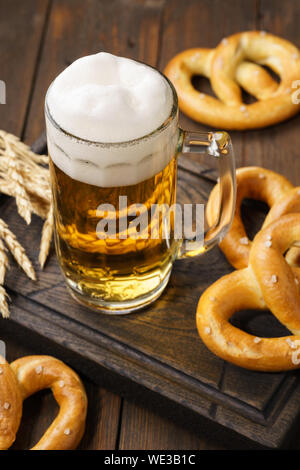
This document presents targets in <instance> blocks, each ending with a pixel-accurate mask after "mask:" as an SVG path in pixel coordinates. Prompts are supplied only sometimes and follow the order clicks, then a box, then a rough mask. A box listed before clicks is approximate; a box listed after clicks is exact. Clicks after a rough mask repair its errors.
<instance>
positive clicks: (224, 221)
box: [177, 129, 236, 258]
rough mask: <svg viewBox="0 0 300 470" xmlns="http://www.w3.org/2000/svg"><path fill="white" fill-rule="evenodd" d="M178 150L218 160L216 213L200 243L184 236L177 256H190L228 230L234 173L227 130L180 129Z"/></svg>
mask: <svg viewBox="0 0 300 470" xmlns="http://www.w3.org/2000/svg"><path fill="white" fill-rule="evenodd" d="M179 153H200V154H205V155H207V156H209V157H211V158H216V159H217V160H218V169H219V184H220V193H219V194H220V197H219V212H218V216H217V218H216V222H215V223H214V225H213V226H211V227H207V229H206V230H204V233H203V234H202V235H203V236H202V237H201V242H199V240H198V241H195V237H194V238H193V239H187V238H184V239H183V240H182V241H181V242H182V243H181V246H180V248H179V252H178V255H177V257H178V258H187V257H194V256H197V255H200V254H202V253H203V252H205V251H208V250H210V249H211V248H213V247H214V246H215V245H216V244H218V243H220V241H221V240H222V239H223V238H224V237H225V235H226V233H227V232H228V230H229V229H230V226H231V223H232V219H233V215H234V211H235V203H236V173H235V160H234V153H233V148H232V143H231V139H230V137H229V135H228V134H227V132H223V131H217V132H208V133H204V132H197V131H184V130H182V129H180V136H179Z"/></svg>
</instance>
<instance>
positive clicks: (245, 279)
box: [196, 214, 300, 372]
mask: <svg viewBox="0 0 300 470" xmlns="http://www.w3.org/2000/svg"><path fill="white" fill-rule="evenodd" d="M299 237H300V214H287V215H285V216H283V217H281V218H280V219H278V220H275V221H274V222H273V223H271V224H270V225H268V226H267V227H266V228H265V229H263V230H261V231H260V232H259V233H258V234H257V235H256V237H255V239H254V241H253V245H252V247H251V254H250V261H249V265H248V267H247V268H244V269H239V270H236V271H233V272H232V273H230V274H228V275H226V276H223V277H222V278H220V279H219V280H218V281H216V282H215V283H214V284H212V285H211V286H210V287H209V288H208V289H207V290H206V291H205V292H204V293H203V294H202V296H201V298H200V300H199V303H198V307H197V313H196V324H197V329H198V332H199V335H200V337H201V338H202V340H203V342H204V343H205V344H206V346H207V347H208V348H209V349H210V350H211V351H212V352H213V353H214V354H216V355H217V356H219V357H221V358H222V359H224V360H226V361H229V362H232V363H233V364H235V365H238V366H240V367H244V368H247V369H253V370H259V371H272V372H273V371H284V370H292V369H297V368H299V367H300V334H299V333H300V297H299V293H300V291H299V284H300V268H293V267H291V266H289V265H288V264H287V262H286V260H285V258H284V256H283V255H284V252H285V251H286V249H287V248H288V247H289V246H290V245H291V244H292V243H293V242H294V241H296V240H299ZM268 308H269V309H270V310H271V312H272V313H273V314H274V315H275V316H276V317H277V319H278V320H279V321H280V322H281V323H282V324H283V325H285V326H286V328H288V329H289V330H290V331H291V332H292V333H294V334H292V335H291V336H285V337H280V338H267V337H265V338H262V337H257V336H254V335H251V334H249V333H246V332H244V331H242V330H240V329H239V328H237V327H235V326H233V325H232V324H230V323H229V318H230V317H231V316H232V315H233V314H234V313H235V312H237V311H241V310H244V309H257V310H265V309H268Z"/></svg>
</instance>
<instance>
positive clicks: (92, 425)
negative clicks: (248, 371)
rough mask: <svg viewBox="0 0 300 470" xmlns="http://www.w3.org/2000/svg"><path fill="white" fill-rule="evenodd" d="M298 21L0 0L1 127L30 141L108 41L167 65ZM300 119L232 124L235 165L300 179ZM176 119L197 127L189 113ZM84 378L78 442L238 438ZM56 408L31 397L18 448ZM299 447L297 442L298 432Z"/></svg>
mask: <svg viewBox="0 0 300 470" xmlns="http://www.w3.org/2000/svg"><path fill="white" fill-rule="evenodd" d="M299 21H300V1H299V0H285V1H284V2H283V1H282V0H184V1H183V0H109V1H108V0H86V1H84V2H83V1H82V0H26V1H24V0H0V64H1V66H0V79H1V80H4V81H5V82H6V86H7V104H6V105H1V106H0V128H1V129H4V130H6V131H9V132H12V133H14V134H16V135H18V136H19V137H20V138H22V139H23V140H25V141H26V142H27V143H29V144H31V143H32V142H34V141H35V139H36V138H37V137H38V136H39V135H40V133H41V132H42V131H43V130H44V117H43V102H44V96H45V92H46V90H47V88H48V86H49V84H50V82H51V81H52V80H53V79H54V77H55V76H56V75H57V74H58V73H59V72H60V71H62V70H63V69H64V68H65V67H66V66H67V65H69V64H70V63H71V62H73V61H74V60H75V59H77V58H78V57H80V56H82V55H86V54H91V53H95V52H99V51H101V50H105V51H107V52H112V53H114V54H118V55H123V56H127V57H132V58H135V59H139V60H142V61H144V62H146V63H148V64H150V65H153V66H156V67H157V68H158V69H160V70H163V68H164V66H165V64H166V63H167V62H168V60H169V59H171V57H172V56H173V55H174V54H176V53H177V52H179V51H181V50H184V49H186V48H189V47H214V46H216V45H217V44H218V42H219V41H220V40H221V39H222V38H223V37H224V36H226V35H229V34H232V33H235V32H238V31H242V30H252V29H263V30H267V31H270V32H272V33H274V34H277V35H280V36H282V37H285V38H287V39H289V40H291V41H293V42H294V43H295V44H296V45H298V46H300V28H299ZM299 78H300V77H299ZM204 86H207V84H204ZM299 119H300V118H299V117H296V118H294V119H292V120H290V121H289V122H286V123H282V124H280V125H278V126H274V127H272V128H269V129H264V130H258V131H251V132H243V133H238V132H233V133H231V136H232V139H233V143H234V147H235V153H236V160H237V166H245V165H253V164H257V165H261V166H265V167H267V168H272V169H274V170H275V171H279V172H281V173H283V174H285V175H286V176H287V177H289V178H290V180H291V181H292V182H293V183H294V184H297V183H298V184H299V182H300V152H299V149H298V147H299V142H300V132H299V131H298V129H299V125H300V120H299ZM180 123H181V126H182V127H184V128H187V129H201V126H200V125H198V124H196V123H194V122H192V121H191V120H189V119H188V118H186V117H185V116H183V115H182V116H180ZM0 210H1V209H0ZM1 339H3V340H4V341H5V342H6V346H7V357H8V359H9V360H13V359H15V358H17V357H20V356H22V355H25V354H36V353H39V351H37V350H35V349H32V348H30V347H28V345H26V341H24V344H23V342H22V341H20V339H19V338H18V339H14V338H13V337H12V335H11V334H8V333H7V332H4V333H3V334H2V333H1ZM85 385H86V388H87V392H88V396H89V415H88V420H87V430H86V433H85V436H84V438H83V441H82V443H81V445H80V448H81V449H106V450H109V449H126V450H129V449H177V450H185V449H187V450H188V449H194V450H196V449H231V448H236V447H235V444H234V443H233V442H231V441H230V440H225V439H224V440H223V441H222V442H220V441H217V440H216V439H215V437H214V436H213V435H212V436H211V437H207V435H204V434H203V435H201V434H198V435H196V434H194V433H193V432H190V431H189V429H188V428H187V426H186V425H185V426H184V427H180V426H178V424H174V423H173V421H171V420H169V419H165V418H163V417H161V416H159V415H158V414H157V413H154V412H153V411H152V410H151V407H147V406H146V405H145V406H144V407H141V406H140V405H137V404H135V403H134V402H132V401H129V400H127V399H123V398H121V397H120V396H118V395H115V394H112V393H111V392H109V391H107V390H105V389H104V388H99V386H97V385H95V384H93V383H92V382H91V381H89V380H85ZM55 413H56V404H55V402H54V399H53V398H52V396H51V394H50V393H49V392H47V391H46V392H42V393H40V394H38V395H36V396H34V397H32V398H30V399H28V400H27V402H26V403H25V407H24V416H23V420H22V425H21V429H20V432H19V434H18V439H17V441H16V444H15V446H14V448H18V449H21V448H23V449H24V448H29V447H30V446H31V445H32V444H33V443H34V442H36V440H37V439H38V437H39V436H40V435H41V433H42V432H43V430H44V429H46V427H47V425H48V424H49V423H50V422H51V420H52V418H53V416H54V415H55ZM295 447H296V448H300V435H299V438H298V437H297V436H296V440H295Z"/></svg>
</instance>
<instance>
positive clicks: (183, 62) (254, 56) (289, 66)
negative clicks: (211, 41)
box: [164, 31, 300, 130]
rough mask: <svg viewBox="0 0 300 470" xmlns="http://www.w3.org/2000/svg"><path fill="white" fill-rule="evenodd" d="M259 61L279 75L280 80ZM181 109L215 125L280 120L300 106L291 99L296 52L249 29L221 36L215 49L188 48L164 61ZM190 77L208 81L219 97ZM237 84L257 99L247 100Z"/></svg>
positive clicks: (298, 69)
mask: <svg viewBox="0 0 300 470" xmlns="http://www.w3.org/2000/svg"><path fill="white" fill-rule="evenodd" d="M261 65H264V66H268V67H270V69H272V70H273V71H274V72H275V73H276V74H277V75H278V76H279V78H280V83H279V84H278V83H277V82H276V81H275V80H274V79H273V78H272V77H271V76H270V75H269V74H268V73H267V72H266V70H265V69H264V68H263V67H261ZM164 73H165V75H166V76H167V77H168V78H169V79H170V81H171V82H172V83H173V85H174V87H175V89H176V91H177V94H178V102H179V108H180V109H181V110H182V111H183V112H184V113H185V114H186V115H187V116H189V117H190V118H192V119H194V120H195V121H198V122H201V123H203V124H206V125H209V126H212V127H214V128H221V129H229V130H230V129H231V130H244V129H254V128H262V127H266V126H270V125H273V124H276V123H279V122H281V121H284V120H286V119H288V118H290V117H292V116H294V115H295V114H296V113H298V111H299V109H300V103H297V100H292V96H291V95H292V93H293V89H292V88H293V83H294V82H295V83H296V80H299V77H300V52H299V50H298V48H297V47H296V46H294V45H293V44H292V43H290V42H289V41H287V40H285V39H282V38H279V37H277V36H274V35H272V34H267V33H266V32H265V31H248V32H242V33H237V34H234V35H232V36H229V37H227V38H224V39H223V40H222V41H221V42H220V44H219V45H218V46H217V47H216V49H203V48H196V49H188V50H186V51H183V52H181V53H179V54H177V55H176V56H175V57H173V59H171V60H170V62H169V63H168V64H167V66H166V67H165V70H164ZM194 75H204V76H205V77H207V78H208V79H209V80H210V83H211V86H212V89H213V91H214V93H215V95H216V97H217V98H215V97H213V96H209V95H207V94H205V93H200V92H198V91H197V90H196V89H195V88H194V86H193V85H192V77H193V76H194ZM241 87H242V88H243V89H244V90H246V91H247V92H248V93H250V94H251V95H253V96H254V97H255V98H256V100H257V101H255V102H254V103H251V104H245V103H244V102H243V100H242V93H241Z"/></svg>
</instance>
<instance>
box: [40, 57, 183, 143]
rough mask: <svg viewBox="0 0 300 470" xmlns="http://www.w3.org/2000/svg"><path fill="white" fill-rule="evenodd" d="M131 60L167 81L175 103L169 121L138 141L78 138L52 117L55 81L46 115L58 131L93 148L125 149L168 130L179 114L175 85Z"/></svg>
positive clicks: (158, 71)
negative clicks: (52, 95)
mask: <svg viewBox="0 0 300 470" xmlns="http://www.w3.org/2000/svg"><path fill="white" fill-rule="evenodd" d="M130 60H134V61H135V62H138V63H140V64H143V65H145V66H146V67H150V68H152V69H153V70H155V71H156V72H157V73H159V74H160V75H161V76H162V77H163V78H164V79H165V80H166V81H167V83H168V85H169V86H170V88H171V91H172V95H173V103H172V108H171V112H170V114H169V116H168V117H167V119H165V121H164V122H163V123H162V124H161V125H160V126H159V127H157V128H156V129H154V130H153V131H151V132H149V133H148V134H145V135H143V136H141V137H137V138H136V139H131V140H125V141H121V142H101V141H93V140H89V139H84V138H83V137H78V136H76V135H75V134H72V133H70V132H68V131H66V130H65V129H63V128H62V127H61V126H60V125H59V124H58V123H57V122H56V121H55V119H54V118H53V117H52V115H51V113H50V109H49V106H48V102H47V97H48V94H49V91H50V89H51V87H52V85H53V83H54V81H55V79H54V80H53V81H52V82H51V84H50V85H49V87H48V90H47V92H46V97H45V114H46V116H47V117H48V119H49V121H50V122H51V124H53V126H54V127H55V128H56V129H57V130H59V131H60V132H62V133H63V134H64V135H65V136H66V137H68V138H70V139H72V140H76V141H77V142H79V143H82V144H87V145H92V146H97V147H123V146H124V145H135V144H138V143H139V142H142V141H143V140H146V139H149V138H152V137H154V136H155V135H158V134H160V133H161V132H162V131H164V130H165V129H167V128H168V127H169V126H170V125H171V123H172V122H173V121H174V119H175V118H176V116H177V112H178V96H177V93H176V90H175V87H174V85H173V84H172V82H171V81H170V80H169V79H168V77H166V76H165V75H164V74H163V73H162V72H161V71H160V70H158V69H156V68H155V67H152V65H148V64H146V63H144V62H142V61H139V60H135V59H130Z"/></svg>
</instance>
